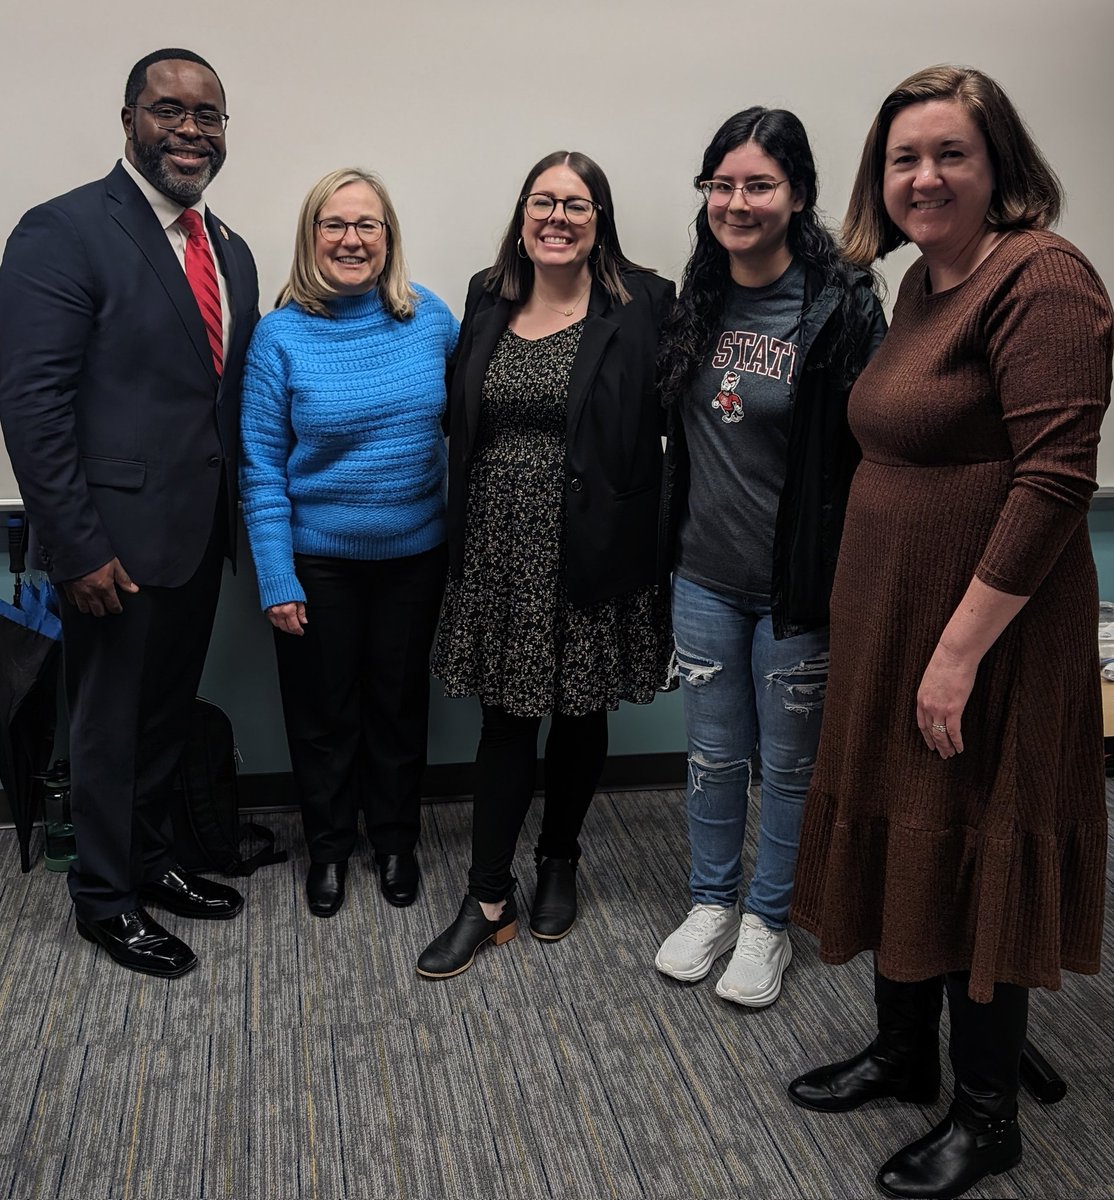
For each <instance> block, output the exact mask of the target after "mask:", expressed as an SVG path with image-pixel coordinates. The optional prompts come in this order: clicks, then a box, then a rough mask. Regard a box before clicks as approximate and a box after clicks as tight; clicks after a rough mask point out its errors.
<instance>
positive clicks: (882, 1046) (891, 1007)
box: [789, 962, 944, 1112]
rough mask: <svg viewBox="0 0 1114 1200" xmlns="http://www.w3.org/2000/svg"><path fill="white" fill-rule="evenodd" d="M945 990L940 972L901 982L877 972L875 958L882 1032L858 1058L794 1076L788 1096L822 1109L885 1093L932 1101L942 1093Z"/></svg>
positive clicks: (856, 1103) (847, 1108)
mask: <svg viewBox="0 0 1114 1200" xmlns="http://www.w3.org/2000/svg"><path fill="white" fill-rule="evenodd" d="M943 996H944V981H943V978H942V977H941V976H939V975H937V976H935V977H933V978H932V979H925V980H921V981H919V982H917V983H898V982H896V981H895V980H893V979H887V978H886V977H885V976H884V975H881V974H879V971H878V964H877V962H876V963H875V965H874V1003H875V1005H876V1006H877V1008H878V1036H877V1037H876V1038H875V1039H874V1041H872V1042H871V1043H870V1045H869V1046H867V1048H866V1049H865V1050H862V1051H861V1052H860V1053H858V1054H856V1055H855V1057H854V1058H849V1059H846V1060H844V1061H843V1062H837V1063H833V1064H832V1065H831V1066H827V1067H817V1068H816V1069H815V1070H814V1071H809V1072H807V1073H806V1074H804V1075H801V1076H799V1077H798V1078H797V1079H794V1080H793V1082H792V1083H791V1084H790V1085H789V1098H790V1099H791V1100H792V1101H793V1103H794V1104H799V1105H801V1106H802V1107H803V1108H813V1109H817V1110H818V1111H820V1112H848V1111H850V1110H851V1109H853V1108H858V1107H859V1105H860V1104H865V1103H866V1102H867V1101H868V1100H878V1099H881V1098H883V1097H886V1096H892V1097H893V1098H894V1099H895V1100H907V1101H911V1102H912V1103H914V1104H932V1103H933V1101H935V1099H936V1097H937V1096H938V1095H939V1094H940V1009H941V1007H942V1005H943Z"/></svg>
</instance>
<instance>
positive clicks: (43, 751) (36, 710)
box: [0, 575, 62, 873]
mask: <svg viewBox="0 0 1114 1200" xmlns="http://www.w3.org/2000/svg"><path fill="white" fill-rule="evenodd" d="M14 599H15V603H14V604H7V603H5V602H4V601H2V600H0V784H3V787H4V791H5V792H6V793H7V796H8V803H9V805H10V806H11V810H12V819H13V821H14V822H15V828H16V834H17V836H18V837H19V860H20V865H21V867H22V868H23V871H24V872H25V873H26V872H27V871H30V869H31V855H30V846H31V829H32V827H33V826H34V823H35V815H36V813H35V807H36V805H35V801H34V791H33V788H34V784H33V780H34V776H35V775H39V774H41V773H42V772H43V771H45V770H46V768H47V766H48V765H49V763H50V755H51V751H52V750H53V748H54V726H55V712H56V692H57V676H58V670H57V655H58V651H59V649H60V641H59V639H60V637H61V633H62V623H61V621H60V620H59V619H58V616H57V613H56V612H54V611H52V604H53V605H54V606H55V607H56V602H55V600H54V591H53V589H52V588H51V586H50V584H49V583H47V582H45V581H44V582H43V583H42V584H41V585H37V584H34V583H22V584H21V582H20V580H19V576H18V575H17V576H16V588H15V597H14Z"/></svg>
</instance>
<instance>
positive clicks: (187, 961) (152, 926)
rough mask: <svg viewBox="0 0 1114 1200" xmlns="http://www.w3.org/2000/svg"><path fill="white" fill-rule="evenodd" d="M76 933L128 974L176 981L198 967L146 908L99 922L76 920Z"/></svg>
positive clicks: (195, 957) (184, 948) (190, 951)
mask: <svg viewBox="0 0 1114 1200" xmlns="http://www.w3.org/2000/svg"><path fill="white" fill-rule="evenodd" d="M76 923H77V932H78V933H79V934H81V936H82V937H83V938H84V939H85V940H86V941H87V942H94V943H96V945H98V946H102V947H103V948H104V950H105V952H106V953H107V954H108V956H109V957H110V958H111V959H113V960H114V961H115V962H118V963H119V964H120V966H122V967H127V969H128V970H129V971H139V972H140V973H141V974H143V975H157V976H159V977H160V978H162V979H177V978H178V976H179V975H184V974H185V973H186V972H187V971H189V970H191V969H192V968H193V967H196V966H197V955H196V954H194V952H193V951H192V950H191V949H190V948H189V946H187V945H186V943H185V942H183V941H182V940H181V939H180V938H176V937H175V936H174V934H172V933H170V932H168V931H167V930H165V929H163V927H162V926H161V925H160V924H159V923H158V921H156V920H155V919H154V917H152V916H151V914H150V913H149V912H148V911H147V910H146V909H145V908H137V909H134V910H133V911H132V912H126V913H121V914H120V915H119V916H117V917H105V918H104V919H103V920H100V921H83V920H82V919H81V917H78V918H76Z"/></svg>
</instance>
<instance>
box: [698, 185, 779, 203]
mask: <svg viewBox="0 0 1114 1200" xmlns="http://www.w3.org/2000/svg"><path fill="white" fill-rule="evenodd" d="M788 182H789V180H788V179H779V180H778V181H777V183H774V182H773V180H771V179H755V180H753V181H752V182H751V183H740V184H733V183H728V182H727V181H726V180H724V179H700V180H697V181H696V190H697V191H698V192H700V193H701V194H702V195H703V196H704V199H705V200H707V202H708V203H709V204H710V205H711V206H712V208H723V207H724V206H725V205H728V204H730V203H731V197H732V196H734V195H735V193H736V192H742V193H743V198H744V199H745V200H746V202H747V203H748V204H749V205H750V206H751V208H762V207H763V206H764V205H766V204H769V203H770V201H771V200H772V199H773V198H774V192H776V191H777V190H778V188H779V187H781V185H782V184H783V183H788Z"/></svg>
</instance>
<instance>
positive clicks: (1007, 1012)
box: [877, 972, 1029, 1200]
mask: <svg viewBox="0 0 1114 1200" xmlns="http://www.w3.org/2000/svg"><path fill="white" fill-rule="evenodd" d="M947 984H948V1007H949V1009H950V1010H951V1019H952V1038H951V1048H950V1049H951V1059H952V1066H953V1067H954V1068H955V1078H956V1085H955V1099H954V1100H953V1101H952V1106H951V1108H949V1109H948V1113H947V1116H945V1117H944V1119H943V1120H942V1121H941V1122H940V1124H939V1125H937V1126H936V1127H935V1129H932V1130H930V1131H929V1132H928V1133H926V1134H925V1135H924V1137H922V1138H918V1139H917V1141H915V1142H913V1143H912V1145H909V1146H906V1147H905V1149H904V1150H899V1151H898V1152H897V1154H895V1155H894V1156H893V1157H892V1158H891V1159H890V1160H889V1161H888V1162H887V1163H885V1164H884V1165H883V1166H882V1169H881V1170H880V1171H879V1172H878V1177H877V1182H878V1186H879V1187H880V1188H881V1189H882V1191H883V1192H885V1193H886V1195H887V1196H898V1197H912V1198H914V1200H927V1198H928V1197H933V1198H934V1200H935V1198H939V1200H952V1198H953V1197H956V1196H962V1195H963V1193H964V1192H966V1191H967V1190H968V1189H969V1188H972V1187H974V1186H975V1184H976V1183H978V1182H979V1180H980V1179H982V1178H984V1177H985V1176H987V1175H1000V1174H1001V1173H1002V1172H1003V1171H1008V1170H1009V1169H1010V1168H1011V1167H1013V1166H1016V1165H1017V1163H1018V1162H1020V1161H1021V1130H1020V1129H1019V1127H1018V1123H1017V1092H1018V1086H1019V1078H1018V1067H1019V1064H1020V1060H1021V1048H1022V1046H1023V1045H1024V1044H1025V1029H1026V1025H1027V1022H1028V1008H1029V991H1028V989H1027V988H1022V987H1016V986H1015V985H1013V984H1004V983H1000V984H998V985H997V986H996V987H995V989H994V999H993V1001H992V1002H991V1003H990V1004H976V1003H975V1002H974V1001H973V1000H970V999H969V998H968V996H967V984H968V978H967V975H966V973H965V972H964V973H962V974H959V973H954V974H949V975H948V977H947Z"/></svg>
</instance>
